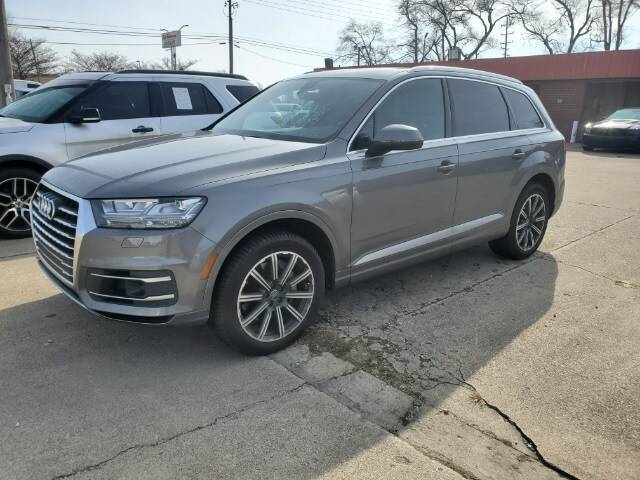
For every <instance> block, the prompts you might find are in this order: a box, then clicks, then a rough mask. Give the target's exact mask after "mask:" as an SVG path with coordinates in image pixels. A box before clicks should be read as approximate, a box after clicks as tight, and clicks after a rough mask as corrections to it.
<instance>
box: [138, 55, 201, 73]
mask: <svg viewBox="0 0 640 480" xmlns="http://www.w3.org/2000/svg"><path fill="white" fill-rule="evenodd" d="M196 63H198V60H180V59H177V60H176V70H189V69H190V68H191V67H193V66H194V65H195V64H196ZM143 68H150V69H152V70H172V68H171V58H169V57H164V58H163V59H162V60H160V61H159V62H154V63H151V64H149V65H148V66H144V67H143Z"/></svg>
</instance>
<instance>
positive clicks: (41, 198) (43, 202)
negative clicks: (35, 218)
mask: <svg viewBox="0 0 640 480" xmlns="http://www.w3.org/2000/svg"><path fill="white" fill-rule="evenodd" d="M36 206H37V207H38V210H39V211H40V213H41V214H42V215H43V216H44V217H46V218H48V219H49V220H53V217H55V216H56V203H55V202H54V200H53V198H51V197H50V196H48V195H47V194H46V193H45V194H42V193H38V194H37V196H36Z"/></svg>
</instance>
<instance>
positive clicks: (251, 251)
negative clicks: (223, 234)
mask: <svg viewBox="0 0 640 480" xmlns="http://www.w3.org/2000/svg"><path fill="white" fill-rule="evenodd" d="M276 251H290V252H294V253H297V254H298V255H300V256H302V257H303V258H304V259H305V261H306V262H307V263H308V264H309V266H310V267H311V271H312V272H313V277H314V297H313V300H312V303H311V308H310V309H309V311H308V313H307V315H306V317H305V319H304V320H303V322H302V324H301V325H300V326H299V327H298V328H297V329H296V330H295V331H294V332H292V333H291V334H289V335H288V336H286V337H285V338H283V339H280V340H276V341H272V342H260V341H258V340H255V339H253V338H251V337H250V336H249V335H248V334H247V333H245V331H244V330H243V329H242V327H241V325H240V322H239V320H238V314H237V305H236V302H237V296H238V293H239V291H240V287H241V285H242V282H243V281H244V278H245V276H246V275H247V274H248V273H249V271H250V270H251V269H252V268H253V267H254V265H255V264H256V263H257V262H258V261H260V260H261V259H262V258H264V257H266V256H268V255H269V254H270V253H273V252H276ZM324 286H325V279H324V267H323V265H322V260H321V259H320V256H319V255H318V253H317V252H316V250H315V249H314V248H313V246H312V245H311V244H310V243H309V242H308V241H306V240H305V239H304V238H302V237H300V236H298V235H294V234H290V233H287V232H282V233H271V234H266V235H264V236H261V237H257V238H256V239H253V240H250V241H249V242H247V244H245V245H244V246H242V247H240V249H239V251H238V252H236V254H235V255H233V257H232V258H230V259H229V263H227V264H226V265H225V267H224V269H223V272H222V277H221V279H220V282H219V283H218V285H217V286H216V291H215V292H214V298H213V309H212V317H211V319H210V321H211V322H212V323H213V326H214V328H215V329H216V331H217V332H218V334H219V335H220V336H221V337H222V339H223V340H224V341H225V342H226V343H228V344H231V346H233V347H236V348H238V349H239V350H241V351H242V352H244V353H248V354H252V355H265V354H269V353H273V352H275V351H277V350H280V349H282V348H284V347H286V346H287V345H289V344H291V343H292V342H293V341H294V340H296V339H297V338H298V337H299V336H300V335H301V334H302V333H303V332H304V330H305V329H306V328H307V327H308V326H309V325H310V324H311V323H312V322H313V319H314V317H315V314H316V312H317V308H318V305H319V303H320V302H321V300H322V298H323V296H324Z"/></svg>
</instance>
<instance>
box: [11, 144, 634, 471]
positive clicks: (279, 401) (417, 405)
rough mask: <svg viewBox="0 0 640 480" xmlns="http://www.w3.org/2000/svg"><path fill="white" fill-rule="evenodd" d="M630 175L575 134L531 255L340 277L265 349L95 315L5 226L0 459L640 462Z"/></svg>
mask: <svg viewBox="0 0 640 480" xmlns="http://www.w3.org/2000/svg"><path fill="white" fill-rule="evenodd" d="M639 185H640V156H637V155H636V156H633V155H614V154H603V153H594V154H588V155H585V154H582V153H577V152H571V153H570V154H569V160H568V166H567V189H566V196H565V203H564V205H563V207H562V209H561V210H560V212H559V213H558V215H557V216H556V217H554V218H553V220H552V221H551V223H550V226H549V229H548V231H547V238H546V239H545V242H544V245H543V248H542V249H541V252H539V253H538V254H536V255H535V256H534V257H532V258H531V259H529V260H527V261H525V262H522V263H516V262H509V261H504V260H500V259H497V258H496V257H494V256H493V255H492V254H491V253H490V251H489V250H488V248H487V247H485V246H478V247H476V248H473V249H470V250H467V251H465V252H462V253H459V254H456V255H452V256H450V257H446V258H443V259H440V260H438V261H435V262H431V263H426V264H421V265H416V266H415V267H413V268H411V269H409V270H404V271H401V272H398V273H395V274H392V275H388V276H385V277H382V278H378V279H375V280H371V281H368V282H365V283H362V284H357V285H354V286H352V287H350V288H347V289H344V290H341V291H338V292H335V293H332V294H330V295H329V297H328V298H327V302H326V305H325V307H324V308H323V309H322V312H321V318H320V320H319V321H318V323H317V324H316V325H315V326H314V327H313V328H312V329H311V330H310V331H309V332H308V334H306V335H304V336H303V338H302V339H301V340H300V341H299V342H298V343H297V344H296V345H295V346H293V347H291V348H289V349H288V350H286V351H284V352H281V353H279V354H277V355H274V356H273V357H271V358H247V357H243V356H241V355H239V354H236V353H234V352H232V351H230V350H229V349H228V348H226V347H225V346H224V345H223V344H221V343H220V342H219V341H218V340H217V339H216V338H215V336H214V335H213V334H212V333H211V332H210V331H209V329H207V328H206V327H195V328H157V327H156V328H153V327H144V326H137V325H127V324H122V323H115V322H110V321H106V320H102V319H99V318H96V317H94V316H92V315H90V314H88V313H86V312H85V311H83V310H82V309H80V308H79V307H77V306H76V305H74V304H73V303H71V302H70V301H68V300H66V299H65V298H64V297H62V296H61V295H59V294H57V292H56V290H54V288H53V287H52V286H51V285H50V284H49V283H48V282H47V281H46V280H45V278H44V277H43V276H42V275H41V274H40V272H39V271H38V269H37V267H36V265H35V260H34V258H33V256H32V254H31V253H30V252H31V244H30V241H13V242H9V241H4V242H0V256H1V257H3V258H2V259H1V260H0V270H1V271H2V278H3V282H2V286H3V288H2V293H1V295H0V438H2V442H1V443H0V478H3V479H4V478H6V479H27V478H29V479H30V478H42V479H62V478H87V479H88V478H91V479H95V478H104V479H113V478H126V479H143V478H150V479H159V478H215V479H222V478H260V479H265V478H278V479H280V478H331V479H334V478H345V479H346V478H372V479H373V478H376V479H378V478H398V479H403V480H406V479H408V478H416V479H417V478H420V479H428V478H433V479H461V478H467V479H512V478H515V479H519V478H531V479H534V478H535V479H541V478H574V477H577V478H581V479H596V478H597V479H614V478H615V479H637V478H640V410H639V409H638V405H639V403H638V399H639V398H640V353H639V347H638V345H640V267H639V266H640V188H639Z"/></svg>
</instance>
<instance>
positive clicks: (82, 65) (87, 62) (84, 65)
mask: <svg viewBox="0 0 640 480" xmlns="http://www.w3.org/2000/svg"><path fill="white" fill-rule="evenodd" d="M134 65H135V64H134V63H133V62H131V61H129V59H127V57H125V56H124V55H120V54H118V53H111V52H95V53H89V54H85V53H80V52H78V51H77V50H73V51H72V52H71V55H70V56H69V58H68V60H67V62H66V65H65V67H66V70H67V71H70V72H114V71H118V70H125V69H127V68H133V67H134Z"/></svg>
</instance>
